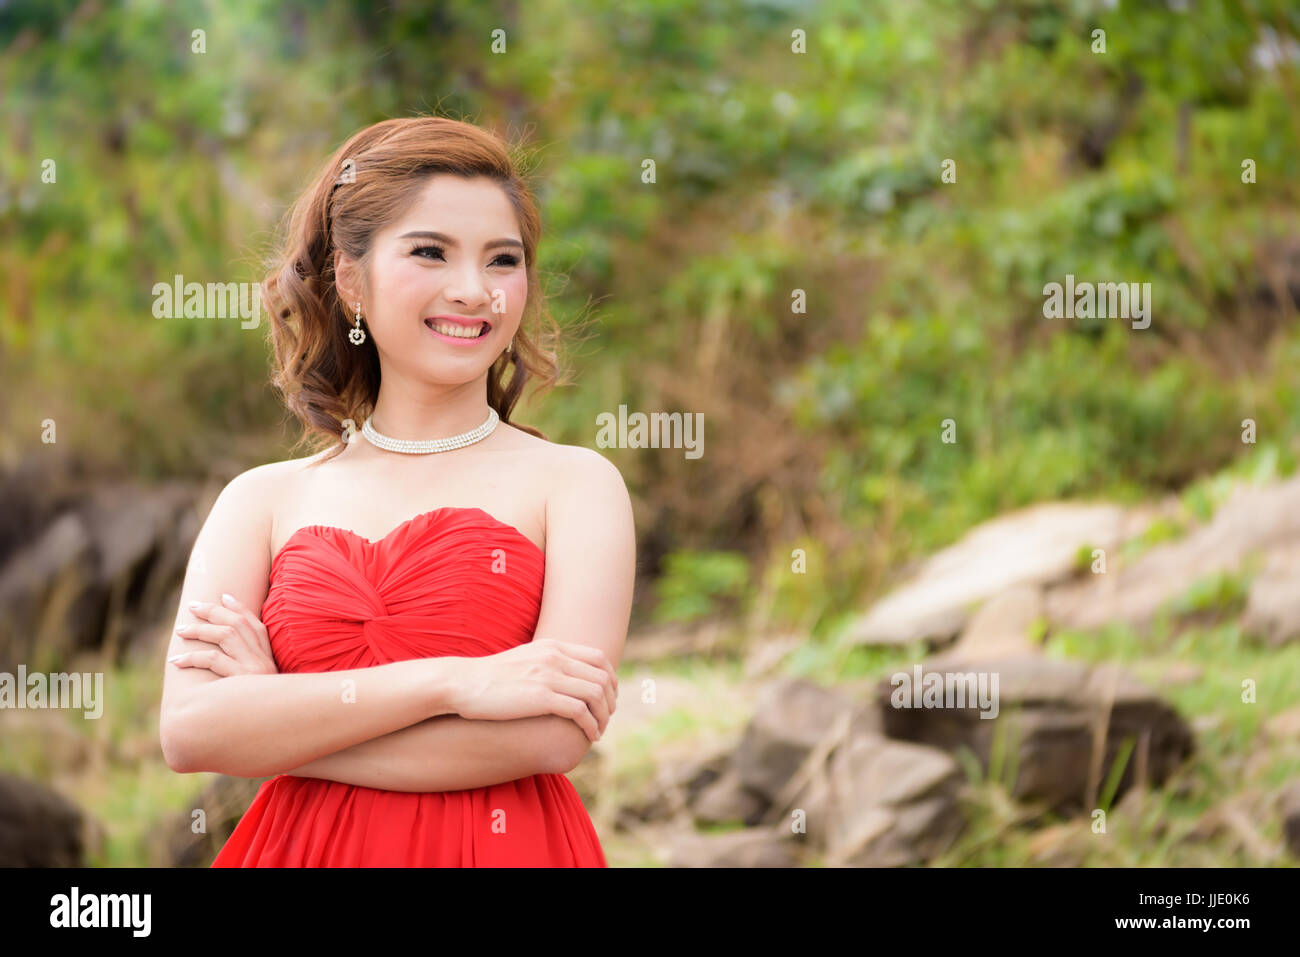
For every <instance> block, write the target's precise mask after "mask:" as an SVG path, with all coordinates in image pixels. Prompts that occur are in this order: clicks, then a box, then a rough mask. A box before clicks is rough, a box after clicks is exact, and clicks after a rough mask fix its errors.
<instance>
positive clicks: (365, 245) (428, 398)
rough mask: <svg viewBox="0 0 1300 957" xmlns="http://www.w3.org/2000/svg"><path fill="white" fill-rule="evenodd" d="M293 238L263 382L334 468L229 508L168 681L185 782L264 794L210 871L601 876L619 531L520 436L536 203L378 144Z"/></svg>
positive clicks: (470, 136)
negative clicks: (603, 749) (579, 779)
mask: <svg viewBox="0 0 1300 957" xmlns="http://www.w3.org/2000/svg"><path fill="white" fill-rule="evenodd" d="M287 224H288V226H287V235H286V239H285V245H284V249H283V252H282V254H281V256H280V258H279V260H278V264H277V266H276V267H275V269H274V270H273V271H272V273H271V275H270V276H269V277H268V278H267V280H266V282H265V283H264V299H265V301H266V302H267V303H268V305H269V307H270V313H271V320H272V323H271V346H272V348H273V351H274V355H275V362H276V367H275V377H274V381H275V384H276V385H277V386H278V387H279V388H280V390H281V391H282V392H283V394H284V396H285V401H286V404H287V405H288V407H289V409H290V410H291V411H292V412H293V413H294V414H295V415H296V416H297V417H298V418H299V420H300V421H301V422H302V423H303V425H304V430H305V431H304V438H314V439H318V440H323V447H322V448H320V449H318V450H317V451H316V453H315V454H313V455H311V456H309V457H307V458H305V459H292V460H288V461H284V462H275V463H271V464H268V465H262V466H259V467H257V468H253V469H250V470H249V471H247V472H244V473H243V474H242V475H239V476H237V477H236V478H235V479H234V480H233V481H232V482H231V483H230V484H229V485H228V486H227V487H226V488H225V489H224V490H223V491H222V493H221V495H220V496H219V497H218V499H217V501H216V503H215V504H214V505H213V508H212V511H211V513H210V514H209V516H208V519H207V521H206V523H205V524H204V526H203V528H202V530H201V531H200V534H199V537H198V541H197V542H196V544H195V559H196V560H195V561H193V562H191V567H190V572H189V574H188V575H187V577H186V581H185V585H184V588H183V592H182V597H181V608H180V610H179V612H178V615H177V624H178V625H184V627H181V628H178V631H177V634H176V635H175V636H174V637H173V639H172V642H171V647H170V649H169V655H170V657H169V660H168V664H167V666H166V670H165V678H164V688H163V703H162V713H161V727H160V733H161V738H162V745H163V751H164V753H165V755H166V757H167V761H168V764H169V765H170V766H171V767H172V768H173V769H174V770H177V771H182V772H192V771H218V772H223V773H226V774H233V775H239V776H248V777H260V776H264V775H268V774H269V775H275V776H274V777H273V778H272V779H271V780H269V781H267V782H266V783H265V784H264V785H263V786H262V787H261V789H260V790H259V791H258V793H257V796H256V797H255V799H254V801H253V803H252V806H251V807H250V808H249V809H248V812H247V813H246V814H245V815H244V817H243V819H242V820H241V821H240V823H239V825H238V827H237V828H236V829H235V832H234V834H233V835H232V836H231V837H230V839H229V841H228V842H227V843H226V844H225V846H224V847H223V848H222V850H221V852H220V854H219V855H218V856H217V859H216V861H215V862H214V866H604V865H605V857H604V853H603V851H602V849H601V846H600V841H599V839H598V837H597V835H596V831H595V828H594V826H593V824H592V822H591V819H590V818H589V817H588V815H587V813H586V810H585V808H584V807H583V806H582V803H581V801H580V800H579V799H578V796H577V793H576V791H575V790H574V788H573V786H572V784H571V783H570V782H569V781H568V779H567V778H566V777H565V776H564V774H565V772H566V771H569V770H571V769H572V768H573V767H574V766H575V765H576V764H577V763H578V761H580V760H581V759H582V757H583V756H584V755H585V753H586V752H587V750H588V748H589V747H590V745H591V743H592V742H593V741H595V740H597V739H599V738H600V736H601V734H602V733H603V732H604V729H605V727H606V725H607V723H608V721H609V718H610V715H611V714H612V713H613V711H614V707H615V699H616V696H617V689H618V679H617V675H616V668H617V664H618V660H619V658H620V656H621V654H622V649H623V643H624V640H625V638H626V633H627V625H628V620H629V616H630V612H631V603H632V587H633V578H634V574H635V561H636V558H635V541H634V528H633V517H632V508H631V502H630V500H629V497H628V494H627V489H626V488H625V486H624V483H623V480H622V477H621V476H620V475H619V473H618V471H617V470H616V469H615V468H614V467H613V466H612V465H611V464H610V463H609V462H608V461H607V460H606V459H604V458H603V457H602V456H601V455H599V454H598V453H596V452H594V451H591V450H589V449H585V448H580V447H574V446H563V445H557V444H554V443H551V442H549V441H547V440H546V438H545V436H543V435H542V434H541V433H540V432H538V431H537V430H536V429H533V428H529V427H527V426H516V425H515V424H514V423H512V422H511V421H510V417H511V414H512V412H513V409H514V406H515V404H516V402H517V401H518V399H519V397H520V395H521V393H522V390H523V387H524V384H525V383H526V382H527V381H528V380H529V379H530V378H533V377H535V378H537V379H538V380H539V382H541V383H543V384H549V383H551V382H554V381H555V374H556V364H555V361H554V357H553V356H552V354H550V353H549V352H547V351H546V350H545V349H543V348H542V347H541V346H540V345H539V342H540V341H541V337H540V335H539V334H538V332H537V330H536V328H535V327H536V325H537V324H538V323H539V322H540V321H541V319H542V317H544V315H545V312H544V309H543V304H542V303H541V300H540V294H539V292H538V284H537V275H536V271H535V262H536V249H537V242H538V238H539V235H540V218H539V216H538V213H537V210H536V207H535V204H534V202H533V199H532V197H531V192H530V191H529V189H528V187H527V186H526V185H525V183H524V182H523V180H522V179H521V177H520V176H519V174H518V172H517V170H516V167H515V164H514V163H513V162H512V160H511V158H510V154H509V151H508V149H507V148H506V146H505V144H504V143H502V142H501V141H500V140H499V139H497V138H496V137H495V136H493V135H491V134H489V133H487V132H485V131H483V130H480V129H478V128H477V127H474V126H472V125H470V124H466V123H460V122H456V121H453V120H446V119H440V118H429V117H424V118H415V119H406V120H389V121H386V122H383V123H379V124H376V125H375V126H372V127H369V128H367V129H365V130H362V131H361V132H360V133H358V134H356V135H355V136H353V137H352V138H351V139H350V140H348V142H347V143H345V144H344V145H343V147H342V148H341V149H340V150H339V151H338V152H337V153H336V154H335V155H334V156H333V157H332V158H331V159H330V161H329V162H328V163H327V164H326V166H325V168H324V169H323V170H322V172H321V173H320V175H319V177H318V178H317V180H316V182H315V183H314V185H313V186H311V187H310V188H309V189H308V190H307V192H306V193H305V194H304V196H303V197H302V199H300V200H299V202H298V203H297V204H296V205H295V207H294V208H293V209H292V210H291V212H290V215H289V217H288V220H287ZM529 310H531V313H529ZM530 315H531V317H532V318H531V319H530V318H528V317H529V316H530ZM363 323H364V327H363ZM507 373H509V378H508V379H507V378H506V375H507ZM358 420H361V421H362V422H363V426H362V428H361V429H360V430H359V432H358V431H357V430H356V429H355V423H356V422H357V421H358ZM520 476H527V479H526V480H524V481H520V480H519V478H518V477H520ZM512 480H513V481H512Z"/></svg>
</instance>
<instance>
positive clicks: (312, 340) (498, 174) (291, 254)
mask: <svg viewBox="0 0 1300 957" xmlns="http://www.w3.org/2000/svg"><path fill="white" fill-rule="evenodd" d="M517 156H518V152H517V147H513V146H511V145H508V144H507V143H505V142H504V141H503V140H502V139H500V138H499V137H498V136H496V135H495V134H493V133H490V132H487V131H485V130H483V129H480V128H479V127H477V126H474V125H473V124H471V123H465V122H461V121H459V120H453V119H447V118H445V117H435V116H420V117H410V118H405V119H392V120H384V121H383V122H380V123H375V124H374V125H373V126H368V127H366V128H365V129H363V130H361V131H360V132H358V133H354V134H353V135H352V136H351V137H350V138H349V139H348V140H347V142H345V143H344V144H343V145H342V146H341V147H339V149H338V150H337V151H336V152H335V153H334V155H333V156H331V157H330V158H329V160H328V161H326V163H325V165H324V167H322V169H321V170H320V171H319V173H318V174H317V175H316V177H315V178H314V180H313V181H312V184H311V185H310V186H309V187H308V188H307V190H306V191H305V192H304V193H303V194H302V196H300V197H299V198H298V200H297V202H295V203H294V204H293V206H292V207H291V208H290V209H289V211H288V213H287V214H286V216H285V220H284V223H285V224H286V225H285V227H284V229H285V232H284V236H283V239H282V240H281V242H280V243H279V244H278V247H277V250H276V252H275V254H274V257H273V259H272V261H271V263H270V264H269V265H270V273H269V275H267V277H266V279H264V280H263V282H262V301H263V302H264V303H265V304H266V305H267V306H268V309H269V311H270V315H271V323H270V332H269V339H270V342H271V348H272V354H273V360H272V361H273V365H272V379H271V381H272V384H273V385H274V386H275V388H276V389H277V390H278V391H279V392H280V394H281V396H282V398H283V401H284V403H285V405H286V406H287V407H288V409H289V411H290V412H292V413H293V414H294V416H296V417H297V418H298V420H299V421H300V422H302V424H303V434H302V436H301V438H300V439H299V441H298V443H297V447H300V446H302V445H303V444H312V445H315V446H318V448H317V451H324V450H326V449H328V451H329V454H328V455H326V456H325V457H324V458H322V459H321V460H320V461H328V460H329V459H331V458H333V457H334V456H335V455H337V454H339V453H340V452H342V451H343V449H344V448H345V447H346V446H345V444H344V442H343V439H342V433H343V429H344V422H345V420H347V419H352V420H353V423H354V424H359V423H360V422H361V421H363V420H364V419H365V417H366V416H367V415H369V414H370V412H371V411H373V409H374V405H375V401H376V399H377V398H378V396H379V379H380V369H379V353H378V351H377V350H376V349H375V345H374V339H373V337H371V336H367V337H366V341H365V342H364V343H362V344H361V345H360V346H355V345H353V344H352V343H351V342H350V341H349V340H348V331H349V326H350V325H352V323H353V315H352V314H351V313H350V312H349V311H348V310H347V309H346V306H345V305H344V303H343V302H342V301H341V300H340V298H339V294H338V290H337V288H336V286H335V284H334V252H335V250H336V249H341V250H343V251H344V252H345V253H347V254H348V255H349V256H352V257H353V258H355V259H357V260H359V261H360V262H361V263H362V265H363V267H364V266H365V265H367V264H368V263H369V261H370V259H369V256H370V251H371V248H372V243H373V237H374V235H375V233H376V232H377V231H379V230H380V229H382V228H383V227H384V225H385V224H387V223H389V222H391V221H392V220H393V219H395V218H396V217H397V215H398V214H399V213H400V212H401V211H402V210H403V209H404V208H406V207H407V206H408V205H409V203H410V199H411V197H412V195H413V194H414V193H415V192H417V191H418V190H419V189H420V188H421V186H422V185H423V183H424V182H425V180H427V179H428V177H430V176H432V175H434V174H437V173H454V174H457V175H460V176H465V177H473V176H486V177H488V178H490V179H492V180H495V181H496V182H497V183H499V184H500V186H501V188H502V189H503V190H504V191H505V193H506V196H507V197H508V198H509V199H510V202H511V203H512V205H513V206H514V209H515V216H516V217H517V218H518V220H519V231H520V234H521V235H520V238H521V239H523V242H524V263H525V268H526V269H527V271H528V302H527V305H526V306H525V313H524V318H523V320H522V321H521V322H520V326H519V331H518V332H517V333H516V334H515V338H514V346H513V348H512V349H511V350H510V351H509V352H507V353H504V354H503V355H501V356H500V357H498V359H497V361H496V362H494V363H493V364H492V367H491V369H489V370H488V383H487V400H488V404H489V405H490V406H491V407H492V408H494V409H496V411H497V414H498V415H499V416H500V417H501V421H502V422H510V412H511V410H512V409H513V408H514V406H515V403H516V402H518V401H519V398H520V396H521V395H522V394H523V390H524V386H525V384H526V383H527V382H528V381H529V380H530V379H536V380H537V383H538V387H539V389H541V390H542V391H545V390H546V389H549V388H550V387H551V386H553V385H554V384H555V383H556V381H557V376H558V368H559V367H558V363H557V361H556V356H555V353H554V352H552V351H550V350H549V349H548V348H547V347H545V346H543V343H550V342H552V341H554V340H556V339H558V334H559V327H558V326H557V325H556V323H555V321H554V319H552V317H551V315H550V313H549V311H548V310H547V308H546V304H545V302H544V301H543V297H542V295H541V288H540V281H539V278H538V273H537V265H536V264H537V259H536V252H537V242H538V239H539V237H540V234H541V216H540V214H539V213H538V211H537V204H536V202H535V200H534V199H533V193H532V190H531V188H530V187H529V185H528V184H527V182H526V180H525V179H524V175H523V174H522V173H521V168H522V166H523V163H522V161H520V160H518V159H517ZM530 313H531V314H532V315H534V316H535V317H536V324H537V327H538V333H537V340H534V338H533V336H532V334H530V332H528V331H527V329H526V326H527V325H528V321H529V314H530ZM363 322H364V317H363ZM543 323H545V324H546V326H547V331H546V332H545V333H543V332H542V331H541V327H542V325H543ZM507 369H511V370H512V372H511V375H510V381H509V383H503V381H502V380H503V379H504V377H505V374H506V371H507ZM510 424H512V425H514V426H515V427H516V428H519V429H523V430H524V431H525V432H529V433H531V434H533V435H536V436H539V437H540V438H543V439H544V438H546V436H545V435H543V434H542V433H541V432H540V431H538V430H537V429H535V428H532V427H531V426H527V425H520V424H519V423H514V422H512V423H510ZM322 440H324V441H322Z"/></svg>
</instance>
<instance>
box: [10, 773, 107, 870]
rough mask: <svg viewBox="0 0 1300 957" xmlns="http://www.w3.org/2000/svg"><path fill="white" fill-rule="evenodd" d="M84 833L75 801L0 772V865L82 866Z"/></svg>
mask: <svg viewBox="0 0 1300 957" xmlns="http://www.w3.org/2000/svg"><path fill="white" fill-rule="evenodd" d="M88 835H89V831H88V822H87V820H86V818H85V817H84V815H83V814H82V812H81V809H80V808H79V807H77V805H75V804H73V803H72V802H71V801H69V800H68V799H67V798H65V797H63V795H61V794H59V793H58V792H56V791H51V790H50V789H49V788H47V787H45V786H44V785H41V784H37V783H36V782H34V781H28V780H25V779H23V778H20V777H16V776H15V775H12V774H7V773H4V772H0V867H85V866H86V865H87V861H86V849H87V844H88V843H89V839H88Z"/></svg>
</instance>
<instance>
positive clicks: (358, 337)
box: [348, 302, 366, 346]
mask: <svg viewBox="0 0 1300 957" xmlns="http://www.w3.org/2000/svg"><path fill="white" fill-rule="evenodd" d="M348 340H349V341H350V342H351V343H352V344H353V345H354V346H359V345H361V343H363V342H365V341H366V334H365V332H364V330H362V328H361V303H359V302H358V303H357V324H356V325H355V326H353V327H352V329H351V330H349V331H348Z"/></svg>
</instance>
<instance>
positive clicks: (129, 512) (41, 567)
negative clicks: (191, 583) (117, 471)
mask: <svg viewBox="0 0 1300 957" xmlns="http://www.w3.org/2000/svg"><path fill="white" fill-rule="evenodd" d="M194 513H195V494H194V490H193V489H192V488H190V487H188V486H184V485H180V484H169V485H162V486H158V487H154V488H149V489H141V488H138V487H135V486H133V485H129V484H116V485H114V484H100V485H96V486H92V487H91V488H90V489H89V490H88V491H87V492H86V493H85V494H84V495H83V496H82V498H81V499H79V500H78V501H77V502H76V503H75V505H73V506H71V507H68V508H67V509H65V510H64V511H62V512H61V513H60V514H58V516H57V517H56V518H54V519H53V520H52V521H51V522H49V523H48V524H47V525H45V526H44V527H43V528H42V529H41V530H40V531H39V532H38V533H37V534H35V535H34V537H33V538H31V539H30V540H28V541H26V542H23V543H18V544H17V547H16V550H15V551H13V553H12V554H11V555H10V556H9V558H8V560H7V561H6V562H5V563H4V565H3V567H0V607H3V608H5V610H6V612H7V614H6V615H5V616H3V618H0V671H10V672H12V671H13V670H14V669H15V668H16V667H17V664H18V663H19V662H24V663H27V664H28V665H29V666H32V665H33V663H36V662H38V661H45V660H53V661H59V660H66V659H67V658H68V657H70V656H72V655H75V654H76V653H77V652H79V651H83V650H87V649H100V648H103V649H104V650H105V651H107V652H109V657H110V658H111V659H112V660H114V661H116V660H118V658H119V652H120V651H124V650H128V649H126V647H125V646H126V639H127V638H128V636H132V635H149V634H152V633H154V630H155V629H154V627H153V626H156V624H157V622H158V620H159V619H160V618H163V617H169V616H171V615H173V614H174V613H175V610H176V609H175V608H174V607H170V605H169V603H170V602H171V601H174V600H175V595H174V592H175V590H176V589H177V587H178V586H179V585H180V583H181V582H182V580H183V579H184V575H185V563H186V561H187V558H188V554H189V550H190V548H191V547H192V545H193V538H194V536H195V535H196V534H197V531H198V521H197V516H196V515H195V514H194ZM42 667H43V665H42Z"/></svg>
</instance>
